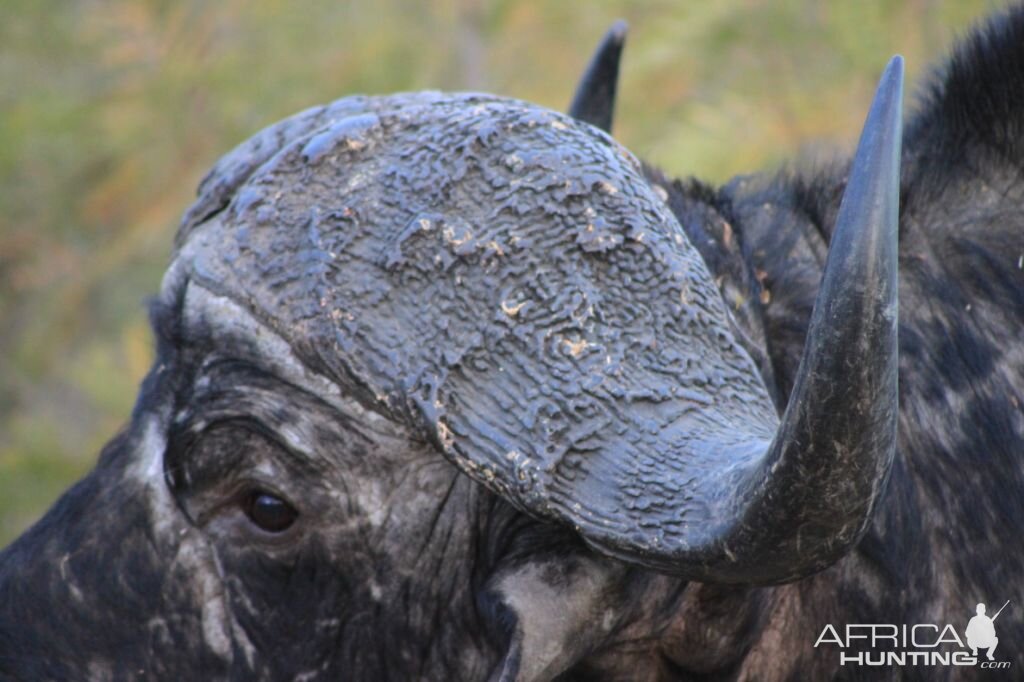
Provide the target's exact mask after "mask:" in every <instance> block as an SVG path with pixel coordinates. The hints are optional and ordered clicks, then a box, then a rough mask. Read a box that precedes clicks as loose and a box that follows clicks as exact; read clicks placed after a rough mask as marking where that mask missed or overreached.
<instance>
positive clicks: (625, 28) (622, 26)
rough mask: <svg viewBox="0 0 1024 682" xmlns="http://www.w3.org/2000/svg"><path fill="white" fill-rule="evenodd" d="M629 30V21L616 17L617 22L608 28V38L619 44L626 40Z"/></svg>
mask: <svg viewBox="0 0 1024 682" xmlns="http://www.w3.org/2000/svg"><path fill="white" fill-rule="evenodd" d="M628 32H629V22H627V21H626V20H625V19H616V20H615V23H613V24H612V25H611V27H610V28H609V29H608V33H607V40H608V41H609V42H613V43H616V44H618V45H621V44H623V43H624V42H626V34H627V33H628Z"/></svg>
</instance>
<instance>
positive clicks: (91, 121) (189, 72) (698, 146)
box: [0, 0, 991, 546]
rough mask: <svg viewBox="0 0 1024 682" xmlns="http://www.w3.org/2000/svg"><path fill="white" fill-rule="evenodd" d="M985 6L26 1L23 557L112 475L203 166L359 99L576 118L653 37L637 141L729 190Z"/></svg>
mask: <svg viewBox="0 0 1024 682" xmlns="http://www.w3.org/2000/svg"><path fill="white" fill-rule="evenodd" d="M989 9H991V3H990V2H984V1H982V0H969V1H965V0H949V1H948V2H941V1H938V0H915V1H911V2H880V1H867V0H858V1H853V2H830V3H821V2H817V1H816V0H785V1H776V2H766V1H765V2H762V1H755V0H715V1H713V2H712V1H706V2H697V1H691V2H684V1H682V0H677V1H674V2H665V1H645V2H641V1H640V0H622V1H619V2H611V1H605V2H566V1H562V0H540V1H536V2H512V1H510V0H491V1H487V0H444V1H440V2H430V3H425V2H418V1H416V0H362V1H358V2H356V1H344V0H325V1H323V2H295V1H294V0H293V1H289V2H286V1H285V0H257V1H252V2H240V1H238V0H225V1H223V2H217V3H209V2H203V1H201V0H105V1H104V2H99V1H98V0H88V1H87V0H61V1H52V0H45V1H43V0H5V2H4V3H3V6H2V7H0V188H2V189H0V546H3V545H4V544H6V543H7V542H8V541H9V540H11V539H12V538H13V537H15V536H16V535H17V534H18V533H20V532H21V531H22V530H23V529H24V528H25V527H26V526H27V525H28V524H29V523H31V522H32V521H33V520H34V519H35V518H37V516H38V515H39V514H40V513H41V512H42V511H43V510H45V509H46V508H47V507H48V506H49V505H50V504H52V503H53V501H54V500H55V499H56V497H57V496H58V495H59V493H60V491H61V490H63V489H64V488H66V487H67V486H68V485H69V484H70V483H71V482H73V481H74V480H75V479H77V478H78V477H80V476H81V475H82V474H83V473H84V472H86V471H87V470H88V469H89V468H90V467H91V466H92V464H93V462H94V461H95V458H96V454H97V453H98V451H99V449H100V448H101V447H102V445H103V443H104V442H105V441H106V440H107V439H108V438H109V437H110V436H112V435H113V434H114V433H115V432H116V431H117V430H118V429H119V428H121V427H122V425H123V424H124V423H125V422H126V420H127V418H128V415H129V412H130V410H131V406H132V401H133V399H134V396H135V391H136V388H137V385H138V383H139V381H140V380H141V378H142V377H143V375H144V373H145V372H146V370H147V368H148V365H149V363H150V361H151V339H150V334H149V330H148V326H147V322H146V319H145V313H144V307H143V302H144V300H145V298H146V296H148V295H150V294H152V293H153V292H155V291H156V290H157V288H158V286H159V282H160V277H161V274H162V271H163V269H164V267H165V265H166V263H167V260H168V257H169V254H170V244H171V240H172V236H173V233H174V230H175V227H176V223H177V219H178V217H179V216H180V215H181V213H182V212H183V211H184V209H185V208H186V207H187V206H188V205H189V203H190V201H191V198H192V196H193V192H194V188H195V186H196V184H197V183H198V180H199V178H200V177H201V176H202V174H203V172H204V171H205V170H206V169H207V168H208V167H209V166H210V165H211V164H212V163H213V162H214V161H215V160H216V158H217V157H218V156H219V155H220V154H222V153H224V152H226V151H227V150H229V149H230V148H231V147H233V146H234V145H235V144H237V143H239V142H241V141H242V140H244V139H245V138H247V137H248V136H249V135H251V134H253V133H254V132H256V131H257V130H259V129H260V128H261V127H263V126H265V125H267V124H270V123H272V122H274V121H275V120H277V119H279V118H281V117H283V116H286V115H288V114H291V113H293V112H295V111H297V110H300V109H303V108H305V107H307V106H310V105H312V104H316V103H321V102H325V101H329V100H332V99H335V98H337V97H341V96H344V95H349V94H354V93H359V92H364V93H386V92H393V91H398V90H416V89H425V88H438V89H480V90H487V91H492V92H497V93H500V94H505V95H510V96H515V97H519V98H523V99H527V100H532V101H535V102H538V103H540V104H543V105H546V106H549V107H552V108H558V109H562V108H563V107H564V106H565V105H566V103H567V102H568V100H569V98H570V95H571V92H572V89H573V87H574V84H575V80H576V78H577V77H578V75H579V73H580V70H581V69H582V67H583V65H584V64H585V62H586V60H587V58H588V56H589V53H590V51H591V49H592V48H593V46H594V45H595V43H596V42H597V40H598V38H599V37H600V36H601V34H602V33H603V31H604V30H605V28H606V27H607V26H608V25H609V24H610V23H611V22H612V21H613V20H614V19H615V18H617V17H620V16H621V17H625V18H626V19H627V20H629V22H630V24H631V33H630V37H629V41H628V44H627V48H626V56H625V65H624V71H623V75H622V78H623V80H622V85H621V88H620V100H619V102H620V104H619V108H618V112H617V121H616V136H617V137H618V138H619V139H620V140H622V141H623V142H624V143H625V144H626V145H627V146H628V147H630V148H631V149H632V150H633V151H634V152H635V153H637V154H638V155H639V156H641V157H644V158H647V159H649V160H651V161H654V162H656V163H658V164H660V165H661V166H663V167H664V168H666V169H667V170H669V171H671V172H672V173H674V174H678V175H688V174H693V175H697V176H700V177H703V178H705V179H709V180H717V181H720V180H724V179H726V178H728V177H729V176H731V175H733V174H736V173H744V172H752V171H755V170H759V169H765V168H771V167H773V166H777V165H778V164H780V163H782V162H783V161H784V160H786V159H789V158H793V157H795V156H797V155H798V154H801V153H803V154H805V155H806V153H807V150H809V149H811V148H812V147H808V145H812V146H817V147H821V146H824V147H826V148H832V147H834V148H835V149H838V150H845V149H848V148H849V147H851V146H852V144H853V143H854V141H855V139H856V136H857V130H858V129H859V126H860V123H861V120H862V117H863V115H864V113H865V110H866V105H867V102H868V100H869V98H870V95H871V92H872V90H873V87H874V80H875V78H876V77H877V75H878V73H879V72H880V70H881V68H882V66H883V65H884V63H885V62H886V60H887V59H888V58H889V56H890V55H891V54H893V53H895V52H901V53H903V54H904V55H905V56H906V57H907V64H908V77H909V78H908V82H909V83H910V84H911V85H913V84H915V83H919V82H920V81H921V80H922V78H923V75H924V73H925V70H926V68H927V67H928V65H929V64H930V63H931V62H933V61H934V59H935V58H936V56H937V55H939V54H941V53H943V52H945V51H946V50H947V49H948V46H949V45H950V43H951V42H952V40H953V38H954V36H955V34H957V33H958V32H962V31H963V30H964V29H965V28H966V27H967V26H968V25H969V24H970V22H971V21H972V20H974V19H975V18H977V17H979V16H982V15H984V14H985V13H986V12H987V11H988V10H989Z"/></svg>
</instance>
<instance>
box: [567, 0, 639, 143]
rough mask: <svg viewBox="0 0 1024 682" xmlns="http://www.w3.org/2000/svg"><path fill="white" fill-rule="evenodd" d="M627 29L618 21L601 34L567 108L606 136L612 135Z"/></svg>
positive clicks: (574, 115) (570, 112)
mask: <svg viewBox="0 0 1024 682" xmlns="http://www.w3.org/2000/svg"><path fill="white" fill-rule="evenodd" d="M628 28H629V25H628V24H627V23H626V22H625V21H623V20H622V19H619V20H618V21H616V22H615V23H614V24H612V26H611V28H609V29H608V32H607V33H605V34H604V38H602V39H601V43H600V44H599V45H598V46H597V49H596V50H595V51H594V56H593V57H591V58H590V64H588V65H587V70H586V71H585V72H584V73H583V77H582V78H581V79H580V82H579V85H577V86H576V94H575V95H573V98H572V104H570V105H569V115H570V116H572V117H573V118H575V119H576V120H578V121H583V122H584V123H589V124H590V125H592V126H595V127H597V128H600V129H601V130H603V131H605V132H606V133H609V134H611V132H612V115H613V114H614V113H615V89H616V87H617V85H618V81H619V59H620V58H621V57H622V46H623V44H625V42H626V30H627V29H628Z"/></svg>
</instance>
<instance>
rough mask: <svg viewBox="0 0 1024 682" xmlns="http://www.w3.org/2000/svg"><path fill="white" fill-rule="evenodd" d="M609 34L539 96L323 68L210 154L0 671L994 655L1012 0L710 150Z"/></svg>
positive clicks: (1015, 617)
mask: <svg viewBox="0 0 1024 682" xmlns="http://www.w3.org/2000/svg"><path fill="white" fill-rule="evenodd" d="M623 36H624V27H623V26H621V25H617V26H615V27H613V29H612V30H611V31H610V32H609V34H608V36H607V37H606V39H605V42H604V43H603V44H602V46H601V47H600V48H599V50H598V52H597V54H596V55H595V57H594V60H593V61H592V62H591V67H590V68H589V70H588V72H587V74H586V75H585V76H584V79H583V81H582V83H581V85H580V88H579V90H578V93H577V95H576V97H575V99H574V100H573V103H572V105H571V107H570V114H571V116H566V115H562V114H559V113H555V112H552V111H548V110H546V109H542V108H540V107H537V106H534V105H531V104H527V103H524V102H520V101H515V100H511V99H504V98H500V97H494V96H490V95H483V94H442V93H416V94H400V95H393V96H387V97H350V98H346V99H342V100H339V101H337V102H334V103H333V104H330V105H327V106H322V107H317V108H314V109H310V110H308V111H305V112H303V113H300V114H298V115H296V116H294V117H292V118H289V119H287V120H285V121H283V122H281V123H278V124H277V125H274V126H272V127H270V128H268V129H266V130H264V131H263V132H261V133H259V134H257V135H256V136H255V137H253V138H252V139H250V140H249V141H247V142H245V143H244V144H242V145H241V146H239V147H238V148H237V149H235V150H234V151H233V152H231V153H229V154H228V155H227V156H225V157H224V158H222V159H221V160H220V161H219V162H218V163H217V164H216V166H215V167H214V168H213V170H212V171H211V172H210V173H209V175H208V176H207V177H206V178H205V179H204V180H203V182H202V184H201V186H200V189H199V197H198V199H197V201H196V203H195V204H194V205H193V206H192V208H191V209H189V210H188V212H187V213H186V214H185V217H184V220H183V222H182V224H181V228H180V230H179V232H178V236H177V239H176V242H175V251H174V255H173V259H172V262H171V265H170V267H169V268H168V270H167V274H166V276H165V278H164V280H163V284H162V287H161V290H160V294H159V296H158V297H157V298H156V299H155V301H154V303H153V304H152V315H151V317H152V323H153V327H154V330H155V333H156V337H157V356H156V361H155V364H154V366H153V368H152V371H151V372H150V373H149V375H148V377H147V378H146V379H145V381H144V383H143V385H142V387H141V390H140V393H139V397H138V401H137V403H136V407H135V409H134V412H133V414H132V418H131V422H130V425H129V426H128V427H127V429H126V430H125V431H124V432H123V433H122V434H120V435H118V436H117V437H115V438H114V440H113V441H111V443H110V444H109V445H108V446H107V447H106V448H105V450H104V451H103V453H102V455H101V456H100V459H99V463H98V464H97V467H96V469H95V470H94V471H93V472H92V473H91V474H89V475H88V476H86V477H85V478H84V479H83V480H82V481H81V482H79V483H78V484H77V485H75V486H74V487H73V488H72V489H71V490H69V491H68V492H67V493H66V494H65V495H64V496H63V497H62V498H61V499H60V501H59V502H58V503H57V504H56V505H55V506H54V507H53V508H52V509H51V510H50V512H49V513H48V514H47V515H46V516H45V517H44V518H43V519H42V520H41V521H40V522H39V523H37V524H36V525H35V526H34V527H33V528H32V529H31V530H29V531H28V532H27V533H25V534H24V535H23V536H22V537H21V538H20V539H18V540H17V541H15V542H14V543H13V544H12V545H11V546H10V547H8V548H7V549H6V550H5V551H4V552H3V553H2V554H0V676H2V677H4V678H9V679H19V680H66V679H93V680H107V679H111V680H123V679H167V680H198V679H231V680H252V679H266V680H285V679H287V680H315V679H325V680H326V679H355V680H385V679H394V680H409V679H424V680H488V679H490V680H546V679H552V678H556V677H557V678H559V679H563V680H583V679H602V680H605V679H609V680H661V679H681V680H682V679H745V680H812V679H822V678H830V677H831V678H842V679H860V678H870V679H874V678H876V677H879V676H881V677H884V678H892V679H929V680H930V679H961V678H963V677H965V676H970V675H973V674H975V673H985V672H988V671H986V670H982V669H981V668H982V667H994V666H999V667H1002V668H1004V670H1002V671H996V672H997V674H998V673H1000V672H1002V673H1004V674H1005V673H1006V671H1005V668H1007V667H1011V670H1010V671H1009V672H1010V674H1011V675H1013V674H1016V675H1020V666H1021V665H1024V659H1022V657H1021V651H1024V617H1022V615H1021V614H1022V608H1024V549H1022V547H1021V542H1022V538H1024V459H1022V458H1024V415H1022V412H1021V410H1022V406H1021V400H1022V397H1024V396H1022V387H1024V342H1022V341H1021V334H1022V330H1024V10H1021V9H1016V10H1012V11H1010V12H1008V13H1005V14H1002V15H999V16H997V17H995V18H993V19H991V20H990V21H989V22H988V23H987V24H985V25H984V26H983V27H982V28H980V29H979V30H977V31H975V32H974V33H973V34H972V35H971V36H969V37H968V38H967V39H966V40H965V41H964V42H963V43H962V44H961V45H960V46H959V48H958V49H957V50H956V51H955V53H954V54H953V56H952V57H951V58H950V59H949V61H948V62H947V63H946V65H945V66H944V68H942V69H941V70H939V71H938V72H937V73H936V74H935V76H934V77H933V78H932V80H931V81H929V83H928V85H927V87H926V88H925V89H924V90H923V91H922V96H921V98H920V101H919V102H918V103H917V105H916V107H915V110H914V113H913V114H912V115H911V116H909V117H908V119H907V123H906V125H905V126H904V125H903V122H902V115H901V107H902V79H903V75H902V61H901V60H900V58H898V57H896V58H894V59H893V60H892V61H891V62H890V64H889V66H888V67H887V68H886V70H885V72H884V73H883V74H882V76H881V81H880V85H879V89H878V93H877V95H876V98H875V101H874V104H873V105H872V108H871V111H870V113H869V114H868V117H867V120H866V123H865V128H864V132H863V134H862V136H861V141H860V146H859V148H858V151H857V153H856V156H855V157H854V159H853V160H852V161H850V162H839V163H836V164H835V165H834V166H832V167H830V168H828V169H825V170H821V169H818V170H816V171H815V172H814V173H813V174H810V173H805V174H800V173H792V172H787V173H783V174H775V175H759V176H745V177H740V178H737V179H735V180H733V181H732V182H729V183H728V184H726V185H725V186H723V187H717V188H716V187H710V186H708V185H706V184H703V183H701V182H699V181H696V180H683V181H675V180H670V179H667V178H665V177H664V176H663V175H662V174H661V173H660V172H659V171H657V170H655V169H653V168H650V167H647V166H645V165H643V164H641V163H640V162H638V161H637V160H636V159H635V158H634V157H633V156H632V155H631V154H630V153H629V152H628V151H627V150H626V149H624V148H623V147H622V146H620V145H619V144H618V143H616V142H615V141H614V140H613V139H612V138H611V137H610V136H609V134H608V133H607V129H608V128H610V126H611V122H612V110H613V102H614V91H615V77H616V74H617V71H618V57H619V52H620V50H621V47H622V42H623ZM901 138H902V146H901ZM897 225H898V227H899V230H898V236H897ZM897 299H899V305H897ZM897 376H898V377H899V381H898V382H897ZM1004 601H1009V602H1010V603H1009V605H1006V606H1004V609H1003V610H1002V611H1001V613H1000V614H996V609H997V608H998V605H999V604H1003V602H1004ZM986 603H987V604H988V605H989V607H990V608H989V611H988V612H986V611H985V608H984V605H985V604H986ZM976 607H977V613H978V614H980V615H981V616H982V617H984V618H985V619H986V620H985V621H984V622H982V621H979V625H978V626H977V628H976V631H977V632H978V633H981V634H980V635H978V636H976V637H974V638H972V640H971V646H968V642H967V639H966V636H965V634H964V633H965V630H964V628H965V626H966V624H967V622H968V620H969V619H970V618H971V616H972V614H974V613H975V609H976ZM986 613H993V614H996V615H997V616H1000V617H998V619H996V620H993V619H991V618H990V617H989V616H988V615H985V614H986ZM995 638H998V649H996V648H995V646H994V644H992V642H994V641H995ZM961 640H962V641H961ZM978 646H981V647H982V649H981V650H979V651H977V652H972V647H974V648H977V647H978ZM986 646H988V647H989V650H988V651H987V652H986V651H985V647H986ZM993 654H994V656H993ZM989 664H991V665H989Z"/></svg>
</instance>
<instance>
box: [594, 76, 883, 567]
mask: <svg viewBox="0 0 1024 682" xmlns="http://www.w3.org/2000/svg"><path fill="white" fill-rule="evenodd" d="M902 95H903V59H902V58H901V57H899V56H896V57H893V59H892V60H891V61H890V62H889V64H888V66H887V67H886V69H885V72H884V73H883V74H882V78H881V81H880V84H879V86H878V91H877V93H876V95H875V100H874V102H873V104H872V106H871V110H870V112H869V113H868V117H867V120H866V122H865V124H864V131H863V132H862V134H861V139H860V143H859V146H858V149H857V154H856V157H855V158H854V161H853V165H852V168H851V171H850V176H849V180H848V183H847V186H846V191H845V193H844V196H843V200H842V204H841V206H840V209H839V214H838V216H837V219H836V228H835V230H834V233H833V235H832V240H831V245H830V247H829V255H828V260H827V263H826V265H825V271H824V274H823V276H822V283H821V288H820V290H819V291H818V295H817V298H816V300H815V305H814V312H813V314H812V316H811V322H810V326H809V329H808V332H807V341H806V343H805V347H804V352H803V357H802V359H801V361H800V367H799V370H798V374H797V379H796V382H795V384H794V387H793V391H792V394H791V395H790V400H789V403H788V405H787V407H786V411H785V413H784V415H783V418H782V423H781V425H780V427H779V429H778V431H777V433H776V435H775V437H774V440H773V441H772V444H771V447H770V448H769V449H768V452H767V456H766V457H765V458H764V459H763V460H761V462H760V463H759V464H758V465H757V466H756V467H754V468H753V469H752V470H751V471H749V472H746V473H744V474H743V475H742V476H739V477H736V478H733V480H734V481H736V483H737V484H738V485H737V487H736V488H735V489H734V490H732V491H731V492H726V494H727V495H729V496H730V498H731V500H730V502H729V504H726V505H723V509H722V511H724V512H725V515H726V517H727V518H730V519H731V520H730V521H729V522H727V523H725V524H723V527H720V528H719V529H718V530H717V532H713V533H711V534H710V535H708V536H706V540H703V541H700V540H699V541H698V542H697V543H695V544H693V545H690V546H681V547H679V550H678V556H677V557H676V558H675V559H673V558H672V557H669V556H666V557H660V558H659V560H657V561H655V562H652V561H650V558H649V557H648V558H647V560H646V561H645V560H644V558H643V557H637V558H638V559H639V560H640V561H641V562H642V563H656V564H658V565H660V566H661V567H663V568H666V569H668V570H675V571H678V572H680V573H683V574H687V575H691V576H693V577H696V578H702V579H706V580H715V581H723V580H725V581H736V582H752V583H772V582H785V581H788V580H792V579H796V578H798V577H801V576H803V575H807V574H809V573H813V572H816V571H818V570H821V569H823V568H825V567H827V566H828V565H830V564H831V563H833V562H834V561H836V560H837V559H838V558H840V557H841V556H842V555H843V554H845V552H846V551H847V550H848V549H849V548H850V547H851V546H852V545H853V544H854V543H856V542H857V541H858V540H859V539H860V537H861V535H862V534H863V532H864V530H865V529H866V527H867V524H868V522H869V520H870V517H871V512H872V510H873V508H874V505H875V503H876V501H877V499H878V497H879V495H880V494H881V492H882V490H883V489H884V486H885V483H886V480H887V478H888V474H889V470H890V466H891V464H892V459H893V456H894V454H895V449H896V419H897V406H898V395H897V360H898V349H897V323H898V314H897V312H898V309H897V306H898V301H897V248H898V247H897V231H898V221H899V177H900V173H899V169H900V150H901V133H902V116H901V110H902ZM724 459H725V460H726V461H728V460H729V459H730V458H729V457H728V456H726V457H724ZM730 506H733V507H734V509H733V511H734V513H733V514H732V515H730V514H729V510H728V508H729V507H730ZM609 549H611V550H613V551H614V552H615V553H618V554H627V555H628V552H625V553H624V552H622V549H623V548H621V547H614V546H612V547H610V548H609ZM677 562H678V563H677Z"/></svg>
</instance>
